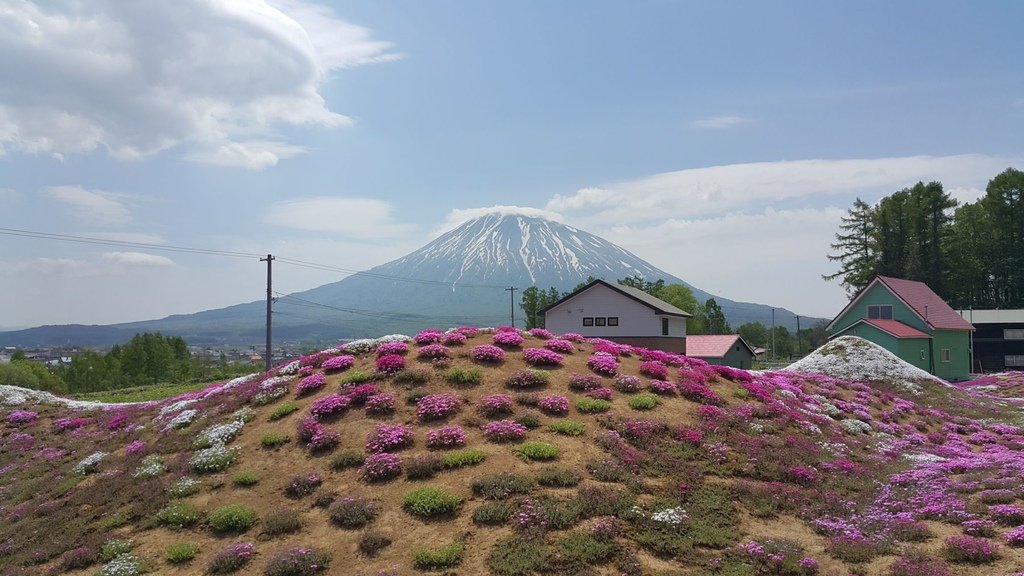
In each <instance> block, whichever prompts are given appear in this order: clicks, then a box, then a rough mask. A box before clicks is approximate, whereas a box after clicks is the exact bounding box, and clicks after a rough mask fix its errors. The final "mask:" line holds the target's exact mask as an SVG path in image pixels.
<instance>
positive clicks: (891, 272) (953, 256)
mask: <svg viewBox="0 0 1024 576" xmlns="http://www.w3.org/2000/svg"><path fill="white" fill-rule="evenodd" d="M839 228H840V231H839V232H838V233H836V240H835V242H833V243H832V244H831V248H832V250H833V253H832V254H829V255H828V259H829V260H830V261H832V262H837V263H838V264H839V269H838V270H837V271H836V272H835V273H833V274H829V275H826V276H823V278H824V279H825V280H839V282H840V284H841V285H842V286H843V287H844V288H846V290H847V292H849V293H851V294H852V293H855V292H856V291H858V290H860V289H861V288H863V287H864V286H866V285H867V284H868V282H870V281H871V279H872V278H874V277H875V276H877V275H883V276H893V277H897V278H905V279H908V280H917V281H921V282H924V283H925V284H927V285H928V286H929V287H930V288H931V289H932V290H934V291H935V292H936V293H937V294H938V295H939V296H942V297H943V299H945V300H946V301H947V302H949V303H950V305H952V306H953V307H954V308H1024V172H1021V171H1020V170H1016V169H1014V168H1008V169H1006V170H1005V171H1003V172H1001V173H1000V174H998V175H997V176H996V177H995V178H993V179H992V180H990V181H989V182H988V185H987V186H986V188H985V195H984V196H983V197H981V198H980V199H978V200H977V201H975V202H968V203H966V204H962V205H961V204H959V203H958V202H957V201H956V200H955V199H954V198H953V197H951V196H950V195H949V193H947V192H946V191H945V190H944V189H943V186H942V183H940V182H929V183H928V184H925V183H923V182H918V183H917V184H916V185H914V186H912V187H910V188H904V189H903V190H899V191H897V192H894V193H892V194H890V195H889V196H886V197H885V198H882V199H881V200H880V201H879V202H877V203H876V204H874V205H871V204H868V203H867V202H864V201H863V200H861V199H860V198H857V199H856V200H855V201H854V203H853V206H852V207H851V208H850V209H849V210H848V211H847V214H846V216H844V217H843V218H842V222H841V224H840V226H839Z"/></svg>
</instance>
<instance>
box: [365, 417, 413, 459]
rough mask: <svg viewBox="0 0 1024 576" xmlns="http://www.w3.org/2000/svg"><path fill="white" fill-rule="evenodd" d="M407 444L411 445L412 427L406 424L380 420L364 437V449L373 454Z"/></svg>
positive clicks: (390, 450) (391, 450) (399, 447)
mask: <svg viewBox="0 0 1024 576" xmlns="http://www.w3.org/2000/svg"><path fill="white" fill-rule="evenodd" d="M408 446H412V427H411V426H408V425H407V424H389V423H387V422H381V423H380V424H377V426H376V428H374V430H373V432H371V433H370V434H369V435H368V436H367V437H366V450H367V451H368V452H372V453H375V454H376V453H380V452H393V451H395V450H399V449H401V448H406V447H408Z"/></svg>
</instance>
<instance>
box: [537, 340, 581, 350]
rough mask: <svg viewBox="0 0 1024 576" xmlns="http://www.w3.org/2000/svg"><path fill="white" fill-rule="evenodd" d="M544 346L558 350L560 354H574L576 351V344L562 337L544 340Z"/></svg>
mask: <svg viewBox="0 0 1024 576" xmlns="http://www.w3.org/2000/svg"><path fill="white" fill-rule="evenodd" d="M544 347H545V348H547V349H548V350H551V351H552V352H558V353H559V354H572V353H573V352H575V351H576V345H575V344H573V343H572V342H570V341H568V340H563V339H561V338H552V339H550V340H548V341H547V342H544Z"/></svg>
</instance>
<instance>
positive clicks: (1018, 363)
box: [1003, 354, 1024, 368]
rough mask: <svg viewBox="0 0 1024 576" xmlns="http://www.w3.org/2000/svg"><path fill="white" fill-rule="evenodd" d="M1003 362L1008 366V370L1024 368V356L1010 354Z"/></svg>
mask: <svg viewBox="0 0 1024 576" xmlns="http://www.w3.org/2000/svg"><path fill="white" fill-rule="evenodd" d="M1003 360H1004V362H1003V363H1004V364H1006V367H1007V368H1009V367H1011V366H1013V367H1016V368H1024V354H1008V355H1007V356H1006V358H1004V359H1003Z"/></svg>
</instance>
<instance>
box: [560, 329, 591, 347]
mask: <svg viewBox="0 0 1024 576" xmlns="http://www.w3.org/2000/svg"><path fill="white" fill-rule="evenodd" d="M561 339H562V340H568V341H569V342H575V343H577V344H580V343H582V342H584V341H585V340H586V338H584V337H583V334H578V333H576V332H566V333H565V334H562V336H561Z"/></svg>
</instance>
